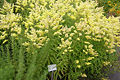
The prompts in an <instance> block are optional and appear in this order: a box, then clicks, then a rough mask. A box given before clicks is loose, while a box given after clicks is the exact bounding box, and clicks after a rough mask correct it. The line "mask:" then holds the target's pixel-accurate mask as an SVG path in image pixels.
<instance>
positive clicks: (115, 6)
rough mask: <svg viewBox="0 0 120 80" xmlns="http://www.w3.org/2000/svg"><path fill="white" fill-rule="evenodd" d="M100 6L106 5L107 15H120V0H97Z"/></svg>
mask: <svg viewBox="0 0 120 80" xmlns="http://www.w3.org/2000/svg"><path fill="white" fill-rule="evenodd" d="M97 1H98V3H99V6H103V7H104V11H105V12H106V14H105V15H107V16H112V15H113V16H120V1H119V0H97Z"/></svg>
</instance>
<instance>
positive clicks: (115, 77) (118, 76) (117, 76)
mask: <svg viewBox="0 0 120 80" xmlns="http://www.w3.org/2000/svg"><path fill="white" fill-rule="evenodd" d="M116 50H117V53H118V55H120V47H117V49H116ZM119 64H120V57H119ZM119 71H120V68H118V69H117V71H116V72H114V73H112V74H110V75H109V78H110V80H120V72H119Z"/></svg>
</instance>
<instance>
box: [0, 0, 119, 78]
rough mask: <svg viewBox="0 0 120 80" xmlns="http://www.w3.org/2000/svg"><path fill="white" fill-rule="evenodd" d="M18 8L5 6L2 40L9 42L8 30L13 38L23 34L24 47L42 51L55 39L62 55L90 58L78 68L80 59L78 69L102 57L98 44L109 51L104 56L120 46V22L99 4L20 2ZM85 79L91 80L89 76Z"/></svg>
mask: <svg viewBox="0 0 120 80" xmlns="http://www.w3.org/2000/svg"><path fill="white" fill-rule="evenodd" d="M73 3H74V5H73ZM7 4H8V3H7ZM16 4H17V5H11V4H8V5H6V4H4V8H3V9H2V11H1V12H2V14H0V29H3V30H4V31H3V32H0V33H1V34H2V35H0V40H3V39H5V36H7V35H8V34H7V31H8V30H10V31H11V33H13V32H14V33H13V34H12V36H13V37H17V36H18V35H20V34H23V36H24V38H26V41H24V43H23V45H24V46H27V47H28V48H27V49H28V50H29V49H30V48H29V45H33V46H35V48H38V49H39V48H41V47H42V46H44V45H45V44H47V43H48V42H49V41H50V40H52V39H55V41H58V42H59V44H58V45H57V47H55V48H56V49H58V50H59V51H60V52H58V54H59V53H62V54H66V53H67V54H68V55H69V54H70V53H71V54H73V56H77V57H78V56H80V54H82V55H84V56H87V57H85V61H84V62H83V63H82V65H81V64H78V63H79V62H80V61H79V59H78V60H76V61H75V63H76V64H77V68H81V67H82V66H83V65H88V66H89V65H91V64H92V62H88V61H92V60H94V59H96V57H98V56H99V54H100V52H99V51H98V50H99V49H97V48H99V44H97V43H100V42H101V45H102V44H103V45H104V47H106V48H107V50H105V51H106V52H105V53H104V54H106V53H113V52H114V51H115V50H114V47H115V45H119V44H120V36H117V35H116V34H118V32H119V31H120V24H119V18H118V17H116V18H115V17H109V18H106V17H105V16H104V15H103V9H102V8H98V7H97V8H96V6H97V3H96V2H95V1H91V0H87V1H86V2H81V0H75V2H74V0H17V3H16ZM14 6H15V12H13V9H14ZM26 7H27V8H26ZM66 17H67V18H66ZM71 23H72V24H71ZM70 24H71V25H70ZM56 37H57V39H56ZM95 43H96V44H95ZM96 45H97V46H96ZM81 49H82V50H81ZM62 56H64V55H62ZM88 56H89V57H88ZM104 64H107V63H104ZM82 76H83V77H87V75H86V74H82Z"/></svg>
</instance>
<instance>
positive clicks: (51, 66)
mask: <svg viewBox="0 0 120 80" xmlns="http://www.w3.org/2000/svg"><path fill="white" fill-rule="evenodd" d="M55 70H57V67H56V64H52V65H48V71H49V72H51V71H55Z"/></svg>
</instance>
